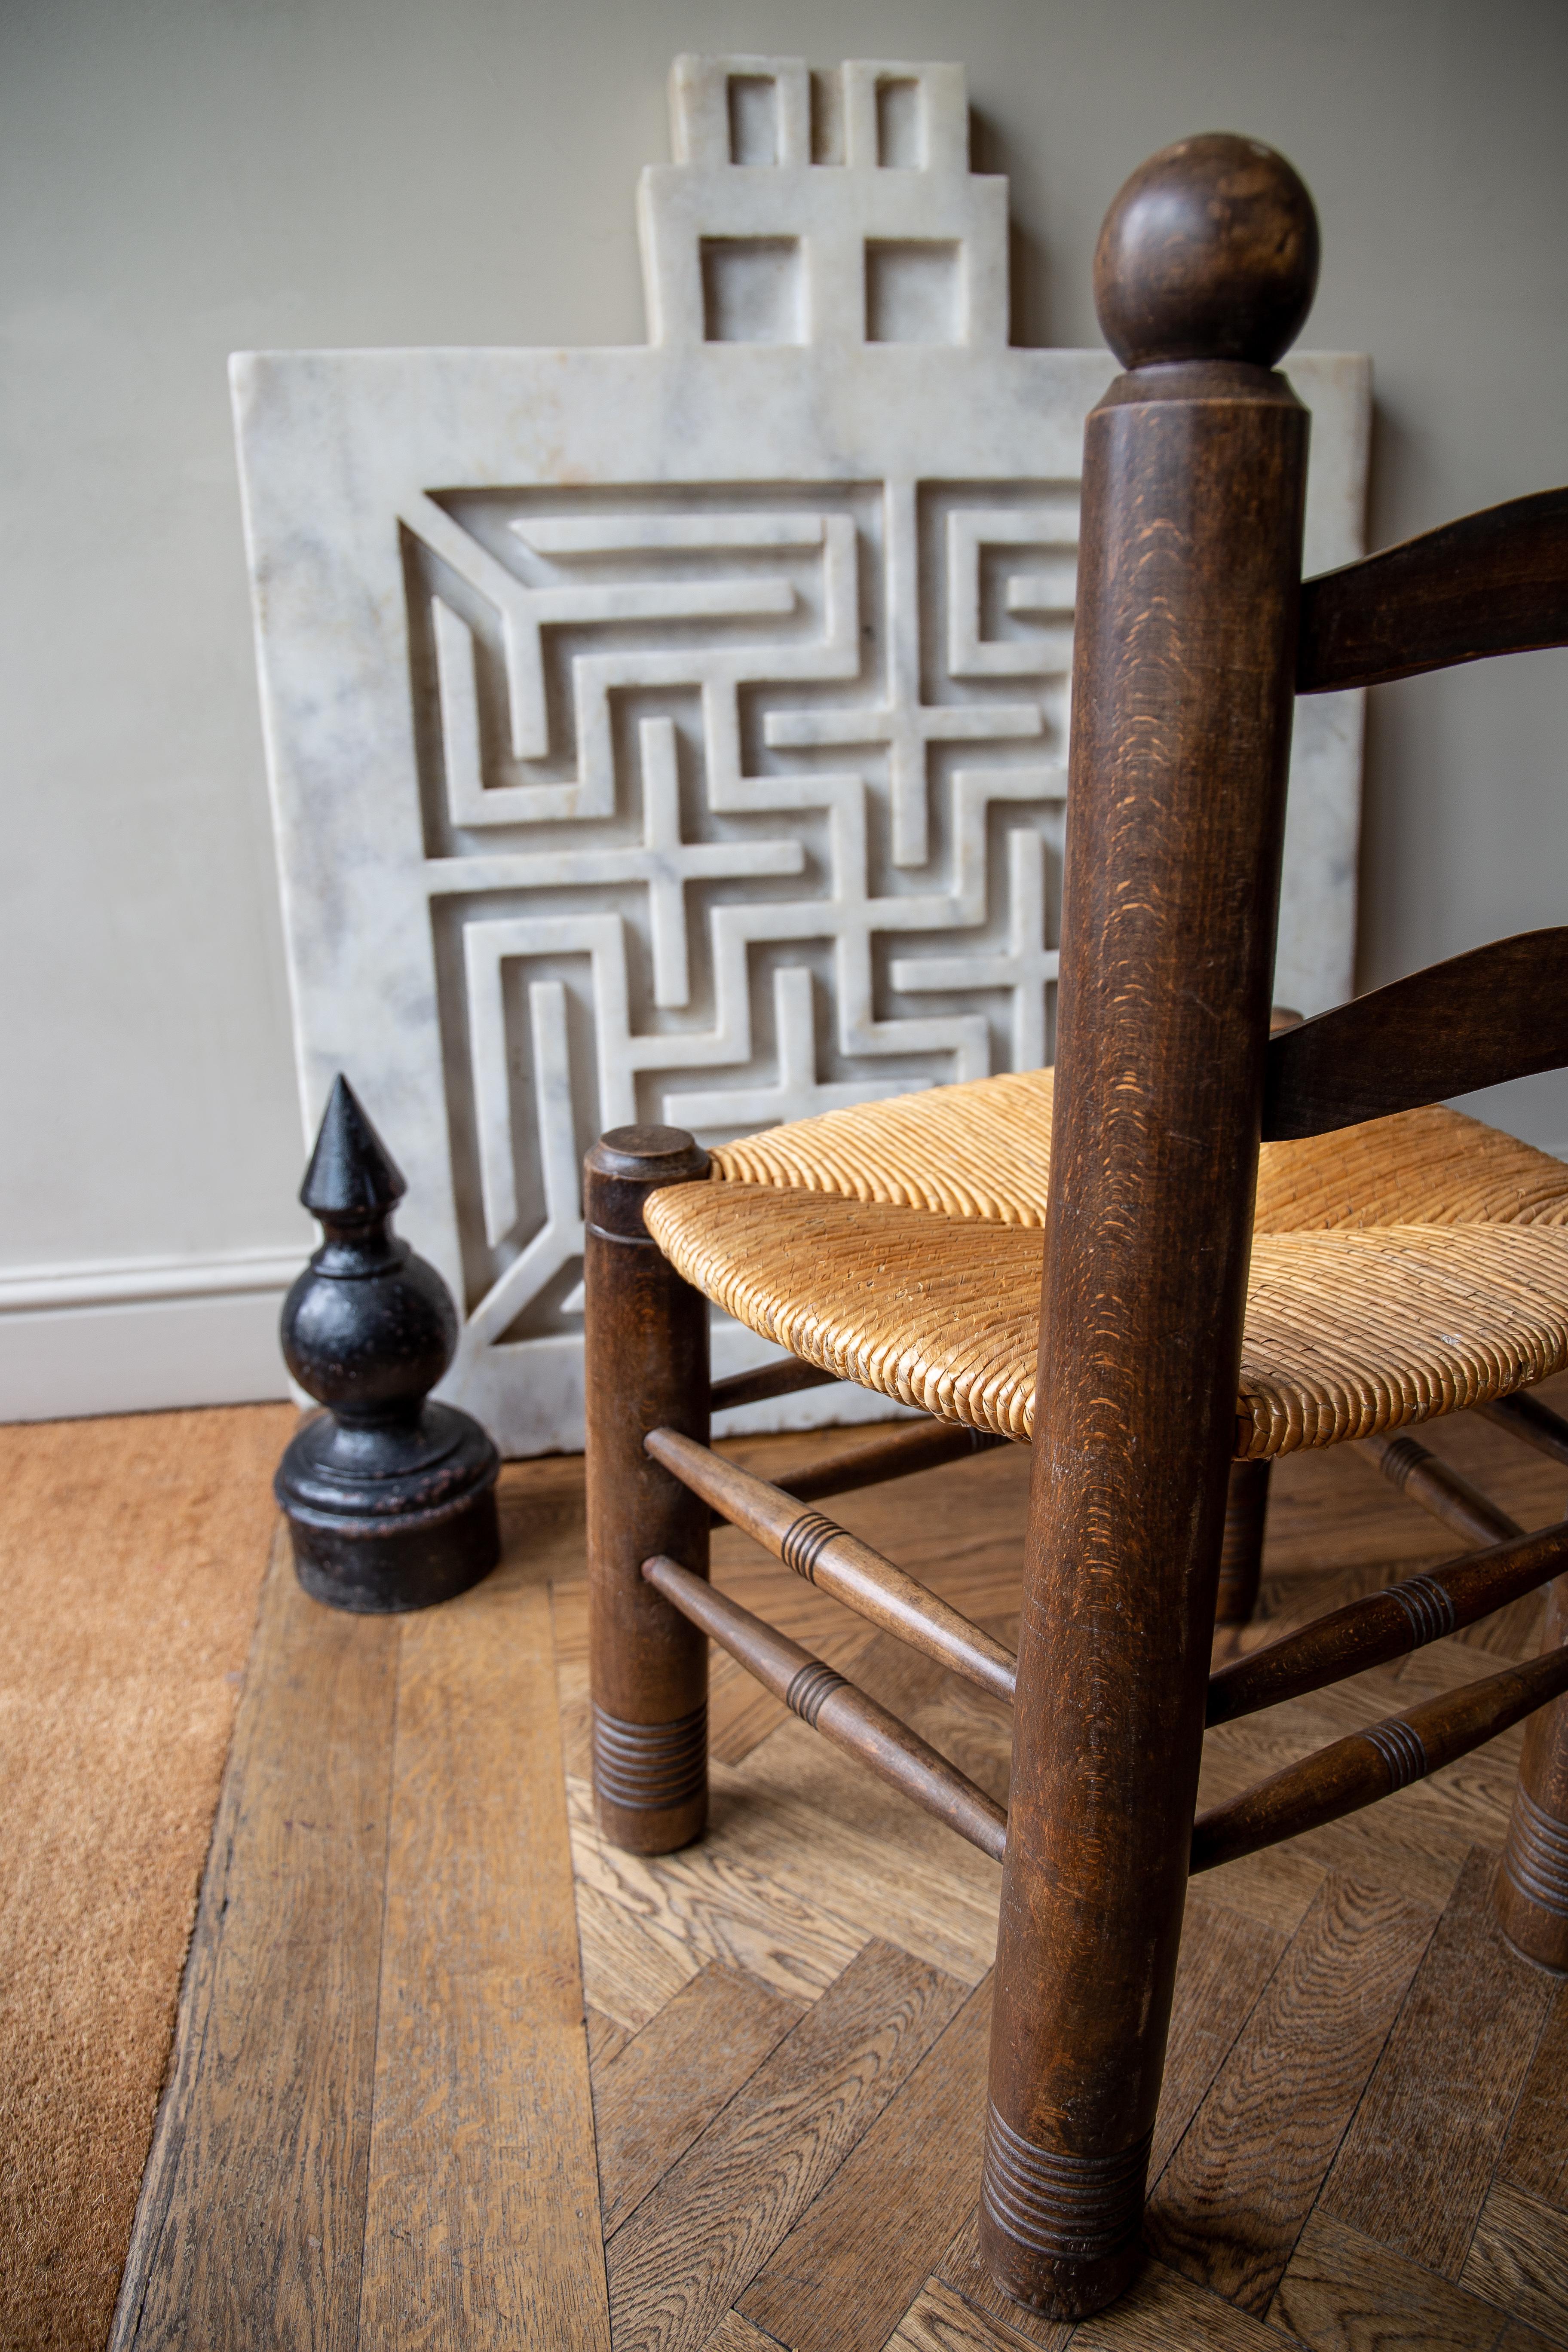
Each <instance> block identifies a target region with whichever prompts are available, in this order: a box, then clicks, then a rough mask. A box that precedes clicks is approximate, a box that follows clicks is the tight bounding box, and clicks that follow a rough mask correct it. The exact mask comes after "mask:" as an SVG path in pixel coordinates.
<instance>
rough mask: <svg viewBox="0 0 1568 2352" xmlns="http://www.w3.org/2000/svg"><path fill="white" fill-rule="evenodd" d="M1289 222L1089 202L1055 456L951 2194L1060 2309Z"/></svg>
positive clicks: (1185, 1421) (1089, 2175)
mask: <svg viewBox="0 0 1568 2352" xmlns="http://www.w3.org/2000/svg"><path fill="white" fill-rule="evenodd" d="M1216 175H1217V177H1216ZM1220 183H1223V185H1221V184H1220ZM1311 223H1312V215H1311V206H1310V200H1309V199H1308V198H1307V196H1306V194H1305V191H1304V190H1303V189H1302V188H1301V185H1300V181H1299V180H1298V179H1297V178H1296V175H1295V173H1293V172H1292V171H1291V170H1290V169H1289V165H1287V164H1285V163H1283V162H1282V161H1281V160H1280V159H1279V158H1278V157H1275V156H1272V155H1270V153H1269V152H1268V150H1267V149H1266V148H1263V147H1260V146H1258V144H1257V143H1256V142H1245V141H1231V140H1224V139H1213V140H1209V139H1205V140H1201V141H1189V142H1184V144H1183V145H1181V146H1178V147H1175V148H1172V149H1168V150H1166V151H1165V152H1163V154H1162V155H1161V156H1159V157H1156V158H1154V159H1152V161H1151V163H1148V164H1146V165H1144V166H1143V167H1142V171H1141V172H1140V173H1139V174H1138V175H1136V177H1135V179H1134V181H1133V182H1131V183H1130V184H1129V185H1128V188H1127V189H1126V190H1125V191H1124V192H1123V194H1121V196H1119V197H1118V199H1117V200H1116V203H1115V204H1113V205H1112V207H1111V210H1110V215H1108V218H1107V224H1106V227H1105V230H1104V231H1103V233H1102V236H1101V241H1100V259H1099V261H1098V263H1097V299H1098V300H1099V301H1100V309H1101V319H1102V323H1103V324H1104V326H1105V330H1106V332H1107V334H1108V336H1109V338H1110V341H1111V345H1112V348H1113V349H1115V350H1117V351H1118V352H1120V353H1121V356H1123V358H1126V359H1131V360H1132V361H1134V362H1136V364H1135V365H1133V367H1132V369H1131V373H1129V374H1127V375H1125V376H1123V377H1121V379H1120V380H1119V381H1118V382H1117V383H1115V384H1113V385H1112V387H1111V388H1110V392H1109V393H1108V394H1107V395H1106V397H1105V399H1104V400H1102V401H1101V403H1100V405H1099V407H1098V408H1097V409H1096V410H1095V411H1094V412H1093V414H1092V415H1090V417H1089V422H1088V426H1087V430H1086V435H1085V444H1084V473H1083V506H1082V520H1081V532H1080V542H1079V569H1078V592H1077V628H1076V635H1075V640H1074V655H1073V691H1072V740H1071V750H1070V761H1069V765H1070V775H1071V791H1070V793H1069V795H1068V838H1067V852H1066V863H1065V869H1064V883H1063V909H1062V950H1061V980H1060V986H1059V993H1058V1054H1057V1078H1056V1093H1055V1108H1054V1114H1053V1121H1054V1123H1053V1129H1052V1144H1051V1172H1050V1198H1049V1209H1048V1221H1047V1242H1046V1252H1045V1256H1046V1274H1045V1286H1044V1291H1043V1294H1042V1306H1041V1334H1042V1338H1041V1347H1040V1355H1039V1369H1038V1384H1037V1408H1036V1434H1035V1442H1034V1446H1033V1449H1032V1452H1033V1471H1034V1483H1033V1490H1032V1498H1031V1507H1030V1524H1029V1532H1028V1538H1027V1542H1026V1570H1025V1594H1024V1612H1023V1624H1022V1635H1021V1645H1020V1653H1019V1662H1018V1691H1019V1699H1018V1704H1017V1707H1016V1734H1015V1743H1014V1759H1013V1782H1012V1793H1011V1799H1010V1806H1009V1816H1008V1822H1009V1827H1008V1840H1007V1857H1006V1863H1005V1870H1004V1881H1003V1897H1002V1914H1001V1926H1000V1933H999V1939H998V1947H997V1966H996V1979H997V1989H996V2023H995V2029H994V2047H993V2056H992V2066H991V2080H990V2101H991V2120H990V2125H989V2128H988V2136H987V2147H986V2163H985V2173H984V2191H983V2197H982V2208H981V2242H982V2245H983V2248H984V2252H985V2256H986V2259H987V2261H988V2262H989V2263H991V2264H992V2265H993V2267H994V2271H995V2273H996V2276H997V2277H998V2279H999V2280H1000V2281H1001V2282H1002V2284H1005V2286H1007V2287H1008V2288H1009V2289H1010V2291H1011V2292H1012V2293H1014V2294H1016V2295H1017V2296H1018V2297H1020V2298H1021V2299H1025V2300H1026V2301H1028V2302H1030V2303H1031V2304H1033V2305H1036V2306H1037V2307H1039V2308H1042V2309H1044V2310H1046V2311H1047V2312H1049V2313H1050V2314H1051V2315H1054V2316H1060V2317H1069V2316H1080V2315H1084V2314H1087V2313H1089V2312H1091V2311H1095V2310H1098V2309H1099V2308H1100V2307H1101V2306H1102V2305H1105V2304H1106V2303H1108V2302H1110V2300H1111V2299H1112V2298H1113V2297H1114V2296H1115V2295H1116V2294H1119V2293H1120V2292H1121V2289H1122V2288H1123V2287H1124V2286H1125V2285H1126V2284H1127V2281H1128V2279H1129V2277H1130V2275H1131V2266H1132V2263H1133V2261H1134V2257H1135V2250H1136V2242H1137V2231H1138V2223H1139V2215H1140V2210H1141V2206H1142V2191H1143V2179H1144V2169H1145V2166H1146V2162H1147V2152H1148V2147H1149V2141H1150V2137H1151V2135H1152V2130H1153V2126H1154V2122H1155V2114H1156V2109H1157V2106H1158V2101H1159V2091H1160V2072H1161V2062H1162V2058H1163V2050H1164V2042H1165V2033H1166V2026H1167V2021H1168V2019H1169V2014H1170V2005H1171V1996H1172V1987H1173V1979H1174V1975H1175V1966H1176V1952H1177V1945H1178V1942H1179V1938H1180V1929H1181V1916H1182V1904H1183V1897H1184V1887H1185V1880H1186V1875H1187V1850H1188V1844H1189V1841H1190V1837H1191V1830H1192V1819H1193V1810H1194V1797H1195V1792H1196V1786H1197V1774H1198V1764H1199V1756H1200V1749H1201V1744H1202V1730H1203V1712H1204V1693H1205V1685H1206V1683H1207V1678H1208V1666H1209V1654H1210V1648H1211V1643H1212V1636H1213V1628H1214V1616H1215V1595H1216V1590H1217V1583H1218V1575H1219V1559H1220V1546H1221V1538H1222V1532H1223V1526H1224V1516H1225V1502H1226V1476H1227V1472H1228V1468H1229V1463H1230V1456H1231V1454H1232V1450H1233V1446H1234V1442H1235V1412H1236V1392H1237V1370H1238V1365H1239V1359H1240V1343H1241V1327H1242V1315H1243V1310H1244V1307H1245V1297H1246V1284H1247V1262H1248V1256H1249V1253H1250V1246H1251V1212H1252V1202H1253V1190H1254V1181H1255V1175H1256V1157H1255V1152H1256V1145H1255V1141H1254V1139H1255V1138H1256V1137H1257V1135H1258V1129H1259V1120H1260V1117H1261V1108H1262V1096H1263V1067H1264V1052H1265V1047H1266V1045H1267V1040H1268V1026H1269V995H1270V982H1271V977H1272V971H1271V967H1272V961H1273V950H1274V933H1275V917H1276V909H1277V906H1278V898H1279V857H1280V848H1281V842H1282V833H1283V812H1284V786H1285V773H1286V767H1287V762H1288V759H1289V732H1290V718H1291V709H1292V702H1293V673H1294V657H1295V631H1296V604H1297V598H1298V593H1299V583H1300V544H1301V537H1300V534H1301V512H1302V492H1303V485H1304V481H1305V469H1306V447H1307V433H1306V424H1307V420H1306V418H1305V415H1303V413H1302V411H1301V409H1300V405H1299V404H1298V403H1297V401H1296V399H1295V395H1294V394H1293V393H1292V392H1291V391H1290V388H1289V384H1288V383H1286V381H1285V379H1284V378H1283V377H1282V376H1279V375H1277V374H1273V373H1270V372H1269V368H1268V362H1269V361H1271V360H1272V359H1273V358H1274V357H1276V356H1277V355H1278V352H1279V350H1281V349H1282V348H1283V345H1284V343H1285V342H1287V341H1289V337H1290V335H1291V334H1292V333H1293V332H1294V331H1295V328H1296V326H1297V325H1298V324H1299V323H1300V319H1301V318H1302V317H1303V316H1304V315H1305V311H1306V309H1307V306H1308V304H1309V302H1310V297H1311V290H1312V282H1313V276H1314V273H1315V260H1316V235H1315V228H1313V227H1312V226H1311ZM1197 974H1201V982H1199V981H1197V980H1196V979H1195V978H1194V975H1197ZM1291 1034H1300V1033H1299V1032H1287V1033H1286V1037H1287V1039H1288V1037H1289V1035H1291ZM1281 1042H1285V1041H1284V1040H1282V1041H1281Z"/></svg>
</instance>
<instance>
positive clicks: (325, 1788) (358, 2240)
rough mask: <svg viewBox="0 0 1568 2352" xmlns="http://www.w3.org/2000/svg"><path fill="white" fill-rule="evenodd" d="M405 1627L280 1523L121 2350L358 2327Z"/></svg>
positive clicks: (129, 2268) (294, 2340)
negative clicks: (307, 1553)
mask: <svg viewBox="0 0 1568 2352" xmlns="http://www.w3.org/2000/svg"><path fill="white" fill-rule="evenodd" d="M397 1643H398V1625H397V1622H396V1621H394V1620H389V1619H384V1618H365V1617H353V1616H348V1615H346V1614H343V1613H342V1612H338V1611H336V1610H330V1609H323V1608H322V1607H321V1606H320V1605H319V1604H318V1603H317V1602H315V1601H310V1600H308V1599H307V1598H306V1596H305V1594H304V1593H303V1592H302V1591H300V1587H299V1585H298V1583H297V1582H296V1580H295V1577H294V1571H293V1566H292V1562H291V1559H290V1558H289V1550H288V1546H287V1541H286V1539H284V1538H279V1542H278V1543H277V1545H276V1546H275V1547H274V1550H273V1557H272V1564H271V1568H270V1570H269V1571H268V1580H267V1583H266V1587H265V1589H264V1591H263V1594H262V1601H261V1609H260V1613H259V1616H258V1623H257V1630H256V1639H255V1643H254V1646H253V1649H252V1654H251V1660H250V1665H249V1669H248V1672H247V1678H246V1685H245V1690H244V1694H243V1696H242V1698H241V1701H240V1707H239V1714H238V1718H237V1723H236V1727H235V1736H234V1746H233V1748H232V1750H231V1752H230V1756H229V1764H228V1771H227V1774H226V1779H225V1781H224V1790H223V1796H222V1799H221V1801H220V1802H219V1806H218V1812H217V1820H216V1826H215V1829H214V1832H213V1843H212V1850H211V1853H210V1855H209V1857H208V1862H207V1870H206V1877H205V1884H204V1885H203V1889H202V1898H201V1906H200V1910H199V1912H198V1915H197V1919H196V1927H195V1937H194V1939H193V1942H192V1946H191V1952H190V1958H189V1960H188V1962H187V1964H186V1969H185V1979H184V1990H183V1994H182V1999H181V2008H180V2020H179V2025H178V2028H177V2032H176V2038H175V2054H174V2073H173V2075H172V2078H171V2081H170V2084H169V2087H168V2090H167V2092H166V2094H165V2096H164V2100H163V2106H162V2108H161V2110H160V2113H159V2117H158V2126H157V2131H156V2134H155V2137H154V2139H153V2153H152V2156H151V2158H150V2159H149V2162H148V2167H147V2172H146V2176H145V2178H144V2179H143V2182H142V2200H141V2203H140V2205H139V2207H138V2210H137V2215H136V2225H135V2230H134V2232H133V2234H132V2242H131V2252H130V2256H129V2259H128V2261H127V2263H126V2269H125V2276H124V2279H123V2282H122V2284H121V2297H120V2305H119V2308H118V2310H117V2312H116V2315H115V2320H114V2326H113V2330H112V2333H111V2336H110V2343H111V2345H112V2346H113V2347H116V2352H130V2347H136V2352H152V2347H155V2346H156V2347H170V2352H174V2347H180V2352H184V2347H187V2346H189V2345H193V2344H201V2345H202V2346H203V2347H211V2352H251V2347H254V2346H255V2345H257V2344H258V2343H262V2342H265V2343H267V2344H268V2345H276V2346H278V2347H280V2352H352V2347H355V2346H357V2344H358V2342H359V2303H360V2261H361V2249H362V2245H363V2237H364V2217H365V2193H366V2181H367V2177H368V2159H369V2148H370V2136H371V2086H372V2074H373V2069H374V2058H375V2033H376V2004H377V1982H378V1972H379V1951H380V1942H381V1920H382V1905H383V1886H384V1872H385V1862H386V1832H387V1817H388V1806H389V1799H390V1784H391V1766H392V1739H393V1711H394V1693H395V1675H396V1661H397ZM327 2020H330V2021H331V2027H330V2030H324V2021H327Z"/></svg>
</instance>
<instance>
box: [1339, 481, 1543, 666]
mask: <svg viewBox="0 0 1568 2352" xmlns="http://www.w3.org/2000/svg"><path fill="white" fill-rule="evenodd" d="M1564 643H1568V489H1555V490H1538V491H1536V492H1534V493H1533V494H1532V495H1531V497H1529V498H1524V499H1509V501H1508V503H1507V504H1506V505H1505V506H1500V507H1488V508H1486V509H1484V510H1483V511H1482V512H1481V513H1479V514H1472V515H1465V516H1462V517H1461V518H1460V520H1458V521H1457V522H1448V523H1444V524H1443V525H1441V527H1440V528H1439V529H1438V530H1428V531H1424V532H1423V533H1422V535H1421V537H1420V538H1419V539H1407V540H1405V541H1402V542H1401V544H1400V545H1399V546H1397V547H1385V548H1383V549H1381V550H1380V551H1379V552H1378V553H1377V554H1375V555H1367V556H1363V558H1362V559H1361V561H1360V562H1358V563H1347V564H1345V565H1343V566H1342V569H1341V570H1339V571H1338V572H1320V573H1319V574H1318V576H1317V578H1316V579H1315V580H1306V581H1303V582H1302V583H1301V617H1300V637H1299V639H1298V646H1299V650H1298V654H1297V662H1296V691H1297V693H1298V694H1330V693H1332V692H1334V691H1335V689H1336V688H1342V687H1347V686H1380V685H1382V684H1383V683H1384V681H1385V680H1386V679H1388V678H1392V677H1415V675H1416V673H1417V672H1418V671H1421V670H1426V669H1446V668H1447V667H1450V666H1451V665H1452V664H1453V663H1455V662H1468V661H1479V660H1480V659H1481V658H1482V657H1483V656H1485V655H1488V654H1521V653H1529V652H1531V651H1532V650H1534V649H1535V648H1536V647H1538V646H1560V645H1563V644H1564Z"/></svg>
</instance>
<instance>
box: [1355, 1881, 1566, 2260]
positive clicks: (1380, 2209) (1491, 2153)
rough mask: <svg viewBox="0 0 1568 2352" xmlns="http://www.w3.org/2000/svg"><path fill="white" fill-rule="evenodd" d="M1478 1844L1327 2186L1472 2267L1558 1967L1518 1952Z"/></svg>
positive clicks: (1418, 2250)
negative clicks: (1499, 1918) (1494, 1904)
mask: <svg viewBox="0 0 1568 2352" xmlns="http://www.w3.org/2000/svg"><path fill="white" fill-rule="evenodd" d="M1495 1866H1496V1857H1495V1855H1494V1854H1493V1853H1490V1852H1489V1851H1487V1850H1485V1849H1480V1848H1478V1850H1477V1852H1476V1853H1474V1854H1473V1855H1472V1856H1471V1858H1470V1860H1469V1861H1468V1864H1466V1866H1465V1869H1464V1872H1463V1874H1461V1877H1460V1880H1459V1883H1458V1886H1457V1887H1456V1888H1455V1890H1454V1895H1453V1897H1452V1900H1451V1901H1450V1902H1449V1904H1448V1906H1447V1910H1446V1911H1445V1912H1444V1914H1443V1916H1442V1918H1441V1920H1440V1921H1439V1922H1438V1926H1437V1929H1436V1934H1435V1935H1434V1936H1433V1938H1432V1941H1431V1943H1430V1945H1429V1946H1428V1947H1427V1949H1426V1957H1425V1958H1424V1959H1423V1961H1422V1964H1421V1967H1420V1969H1418V1970H1417V1972H1416V1976H1415V1982H1414V1983H1413V1984H1412V1986H1411V1988H1410V1994H1409V1998H1408V1999H1407V2000H1406V2001H1405V2007H1404V2009H1403V2010H1402V2011H1401V2012H1400V2016H1399V2019H1398V2021H1397V2022H1396V2024H1395V2026H1394V2031H1393V2032H1392V2033H1391V2034H1390V2035H1389V2038H1388V2042H1387V2044H1386V2046H1385V2048H1384V2053H1383V2055H1382V2057H1381V2058H1380V2060H1379V2061H1378V2064H1377V2069H1376V2072H1375V2073H1374V2074H1373V2079H1372V2081H1371V2083H1370V2084H1368V2086H1367V2091H1366V2095H1365V2097H1364V2098H1363V2101H1362V2104H1361V2106H1360V2108H1359V2109H1358V2111H1357V2113H1356V2116H1355V2120H1354V2122H1353V2123H1352V2126H1351V2127H1350V2130H1349V2131H1348V2132H1347V2133H1346V2135H1345V2138H1344V2143H1343V2146H1342V2147H1341V2149H1340V2153H1339V2156H1338V2157H1337V2158H1336V2159H1335V2163H1334V2167H1333V2169H1332V2171H1331V2173H1330V2175H1329V2178H1328V2180H1327V2182H1326V2183H1325V2185H1324V2189H1323V2196H1322V2210H1323V2211H1324V2213H1325V2214H1326V2215H1328V2216H1330V2217H1331V2218H1333V2219H1335V2220H1338V2221H1346V2222H1349V2223H1350V2224H1351V2226H1352V2228H1354V2229H1358V2230H1361V2231H1363V2233H1364V2234H1365V2235H1366V2236H1368V2237H1372V2238H1376V2239H1378V2240H1380V2241H1381V2242H1383V2243H1384V2244H1385V2245H1389V2246H1392V2247H1393V2248H1394V2250H1395V2252H1399V2253H1404V2254H1407V2255H1409V2256H1410V2257H1411V2259H1412V2260H1413V2261H1415V2262H1420V2263H1426V2265H1427V2267H1428V2268H1429V2269H1431V2270H1435V2271H1438V2272H1441V2273H1443V2275H1444V2276H1445V2277H1447V2278H1458V2275H1459V2273H1460V2270H1461V2268H1462V2267H1463V2264H1464V2261H1465V2256H1466V2253H1467V2252H1468V2247H1469V2243H1470V2239H1471V2237H1472V2235H1473V2234H1474V2231H1475V2227H1476V2222H1477V2220H1478V2218H1479V2213H1480V2210H1481V2206H1482V2203H1483V2201H1484V2200H1485V2198H1486V2194H1487V2188H1488V2184H1489V2181H1490V2179H1491V2176H1492V2171H1493V2168H1494V2167H1495V2165H1496V2163H1497V2159H1498V2157H1499V2155H1500V2151H1501V2148H1502V2145H1503V2141H1504V2139H1505V2137H1506V2135H1507V2132H1508V2128H1509V2124H1510V2120H1511V2117H1512V2115H1513V2110H1514V2106H1515V2104H1516V2102H1517V2100H1518V2097H1519V2095H1520V2092H1521V2089H1522V2088H1523V2084H1524V2079H1525V2075H1526V2074H1527V2072H1528V2070H1529V2066H1530V2062H1531V2053H1533V2051H1534V2049H1535V2045H1536V2042H1537V2039H1538V2036H1539V2034H1540V2031H1541V2027H1542V2023H1543V2022H1544V2021H1545V2017H1546V2012H1547V2010H1548V2008H1549V2007H1550V2006H1551V2003H1552V1999H1553V1995H1554V1990H1555V1988H1554V1986H1553V1982H1552V1979H1551V1978H1550V1977H1547V1976H1545V1975H1543V1974H1542V1971H1541V1970H1540V1969H1532V1968H1531V1966H1530V1965H1529V1963H1528V1962H1527V1961H1525V1960H1521V1958H1519V1957H1518V1955H1517V1954H1516V1953H1514V1952H1513V1951H1512V1950H1510V1948H1509V1946H1508V1945H1507V1943H1506V1942H1505V1941H1504V1939H1503V1937H1502V1935H1501V1934H1500V1930H1499V1928H1498V1927H1497V1925H1496V1922H1495V1919H1494V1917H1493V1915H1492V1908H1491V1881H1492V1874H1493V1871H1494V1869H1495Z"/></svg>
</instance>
